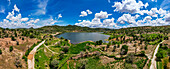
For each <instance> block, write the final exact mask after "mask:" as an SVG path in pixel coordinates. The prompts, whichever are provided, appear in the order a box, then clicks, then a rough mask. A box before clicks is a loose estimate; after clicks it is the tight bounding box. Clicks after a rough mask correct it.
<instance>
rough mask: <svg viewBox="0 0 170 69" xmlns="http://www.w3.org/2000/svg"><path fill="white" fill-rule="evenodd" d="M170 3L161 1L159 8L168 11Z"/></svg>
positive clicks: (164, 0)
mask: <svg viewBox="0 0 170 69" xmlns="http://www.w3.org/2000/svg"><path fill="white" fill-rule="evenodd" d="M169 4H170V1H169V0H163V2H162V4H161V5H160V7H161V8H162V9H164V10H169V9H170V6H169Z"/></svg>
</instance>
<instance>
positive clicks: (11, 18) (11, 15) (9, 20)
mask: <svg viewBox="0 0 170 69" xmlns="http://www.w3.org/2000/svg"><path fill="white" fill-rule="evenodd" d="M19 10H20V9H18V8H17V6H16V5H14V9H13V10H12V11H11V12H8V15H7V16H6V19H3V21H2V22H0V27H3V28H29V27H36V26H35V25H34V24H33V23H37V22H38V21H39V19H36V20H33V19H31V20H29V18H28V17H24V18H22V15H21V13H20V12H19ZM15 11H16V12H18V13H15ZM28 20H29V21H28Z"/></svg>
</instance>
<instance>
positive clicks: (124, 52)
mask: <svg viewBox="0 0 170 69" xmlns="http://www.w3.org/2000/svg"><path fill="white" fill-rule="evenodd" d="M127 52H128V46H127V45H123V46H122V48H121V52H120V54H121V55H126V54H127Z"/></svg>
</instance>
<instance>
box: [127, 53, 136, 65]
mask: <svg viewBox="0 0 170 69" xmlns="http://www.w3.org/2000/svg"><path fill="white" fill-rule="evenodd" d="M134 55H135V54H134V53H129V54H128V56H127V58H126V62H127V63H131V64H133V63H134V59H135V56H134Z"/></svg>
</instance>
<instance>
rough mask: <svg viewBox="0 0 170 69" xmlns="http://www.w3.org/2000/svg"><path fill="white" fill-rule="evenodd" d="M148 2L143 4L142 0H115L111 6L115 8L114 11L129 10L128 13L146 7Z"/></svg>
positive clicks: (137, 11) (136, 11)
mask: <svg viewBox="0 0 170 69" xmlns="http://www.w3.org/2000/svg"><path fill="white" fill-rule="evenodd" d="M148 5H149V4H148V3H146V4H143V2H142V1H139V2H136V0H122V2H115V4H114V5H113V6H112V7H115V8H116V9H115V10H114V11H119V12H129V13H132V14H134V13H139V12H140V9H141V8H143V7H147V6H148Z"/></svg>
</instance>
